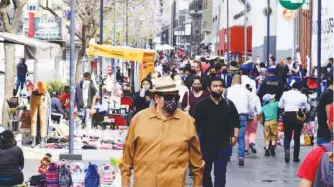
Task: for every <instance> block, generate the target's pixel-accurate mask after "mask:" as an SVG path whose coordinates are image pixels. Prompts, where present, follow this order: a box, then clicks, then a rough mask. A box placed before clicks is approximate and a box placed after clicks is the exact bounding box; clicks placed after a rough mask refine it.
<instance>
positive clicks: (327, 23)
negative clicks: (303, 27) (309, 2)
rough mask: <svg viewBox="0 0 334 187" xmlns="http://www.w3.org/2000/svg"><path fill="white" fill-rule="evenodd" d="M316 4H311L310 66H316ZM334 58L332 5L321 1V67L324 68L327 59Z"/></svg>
mask: <svg viewBox="0 0 334 187" xmlns="http://www.w3.org/2000/svg"><path fill="white" fill-rule="evenodd" d="M317 21H318V3H317V1H315V2H313V18H312V59H311V61H312V65H313V66H317V56H318V54H317V48H318V45H317V41H318V22H317ZM333 56H334V3H333V0H322V10H321V66H322V67H325V66H326V65H327V63H328V59H329V58H330V57H333Z"/></svg>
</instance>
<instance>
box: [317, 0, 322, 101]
mask: <svg viewBox="0 0 334 187" xmlns="http://www.w3.org/2000/svg"><path fill="white" fill-rule="evenodd" d="M321 6H322V5H321V0H318V41H317V45H318V47H317V77H318V90H317V97H318V100H319V99H320V95H321V8H322V7H321Z"/></svg>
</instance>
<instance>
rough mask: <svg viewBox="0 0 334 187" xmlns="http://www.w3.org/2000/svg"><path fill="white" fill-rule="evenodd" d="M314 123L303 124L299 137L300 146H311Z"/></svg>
mask: <svg viewBox="0 0 334 187" xmlns="http://www.w3.org/2000/svg"><path fill="white" fill-rule="evenodd" d="M314 129H315V127H314V123H310V124H305V125H304V127H303V130H302V133H301V136H300V145H304V146H312V145H313V140H314V133H315V130H314Z"/></svg>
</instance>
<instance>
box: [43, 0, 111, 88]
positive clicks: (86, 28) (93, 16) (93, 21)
mask: <svg viewBox="0 0 334 187" xmlns="http://www.w3.org/2000/svg"><path fill="white" fill-rule="evenodd" d="M99 2H100V1H99V0H75V5H76V9H77V11H76V21H77V22H79V23H81V30H80V31H75V35H76V37H77V38H78V39H79V41H80V42H81V46H80V49H79V52H78V56H77V63H76V72H75V82H76V83H78V82H79V81H80V79H81V66H82V59H83V57H84V56H85V52H86V49H87V47H88V44H89V40H90V39H92V38H93V37H95V34H96V31H97V28H98V27H99V20H98V18H99V15H100V14H99V9H98V6H99ZM64 3H65V4H66V5H69V1H67V0H65V1H64ZM39 4H40V5H39V6H40V7H41V8H42V9H44V10H46V11H49V12H50V13H51V14H52V15H53V16H55V17H60V15H59V14H58V13H57V12H56V11H54V10H53V9H52V8H50V7H49V1H48V0H46V3H45V5H42V3H41V2H39ZM110 10H111V8H105V10H104V14H107V13H108V12H109V11H110ZM71 16H72V15H71ZM68 29H69V28H68Z"/></svg>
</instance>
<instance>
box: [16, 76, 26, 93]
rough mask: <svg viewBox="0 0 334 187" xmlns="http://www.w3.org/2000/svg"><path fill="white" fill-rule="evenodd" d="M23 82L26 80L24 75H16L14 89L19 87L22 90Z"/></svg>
mask: <svg viewBox="0 0 334 187" xmlns="http://www.w3.org/2000/svg"><path fill="white" fill-rule="evenodd" d="M25 82H26V76H22V75H18V76H17V80H16V91H18V90H19V88H20V87H21V90H23V87H24V84H25Z"/></svg>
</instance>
